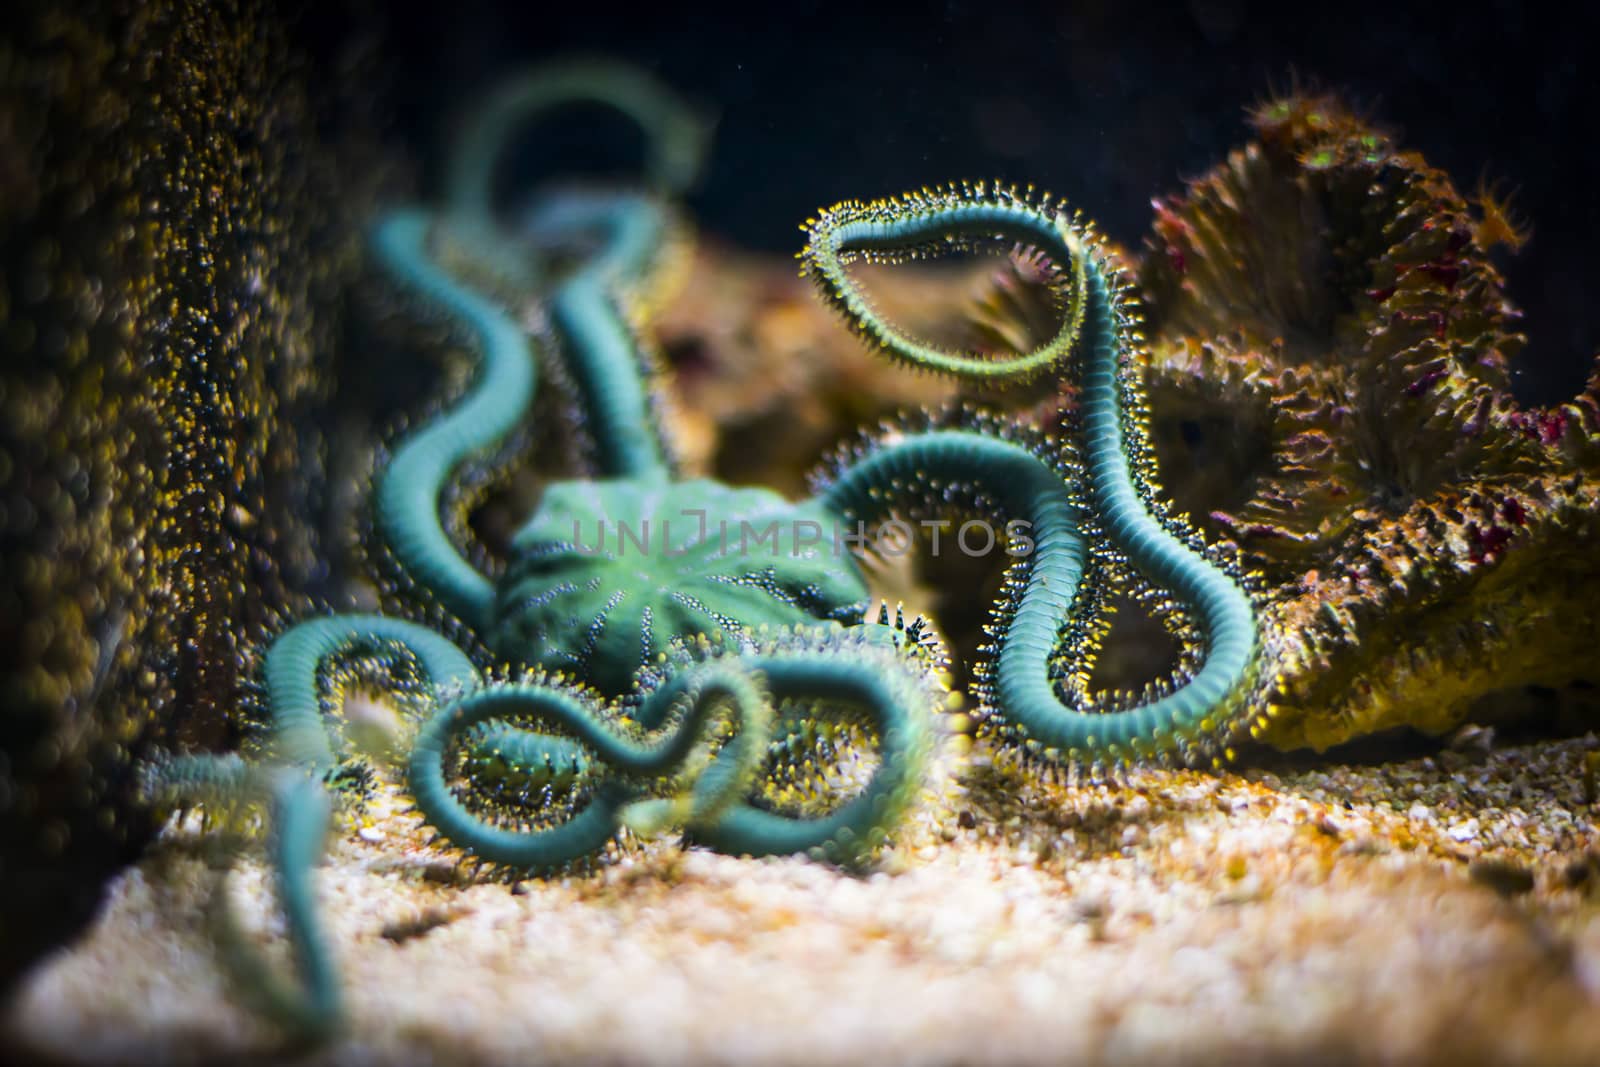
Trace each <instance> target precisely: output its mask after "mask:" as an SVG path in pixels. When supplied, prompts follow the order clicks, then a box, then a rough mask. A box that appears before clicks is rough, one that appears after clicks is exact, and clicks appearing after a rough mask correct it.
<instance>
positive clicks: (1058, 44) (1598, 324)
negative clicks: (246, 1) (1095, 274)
mask: <svg viewBox="0 0 1600 1067" xmlns="http://www.w3.org/2000/svg"><path fill="white" fill-rule="evenodd" d="M731 10H732V11H734V12H735V14H732V15H728V14H716V13H707V12H704V11H696V10H693V9H689V8H675V7H673V6H671V5H657V6H656V7H655V8H650V9H646V8H635V7H633V6H625V7H621V8H619V7H616V6H613V5H611V4H601V3H583V2H578V3H572V2H570V0H569V2H566V3H541V2H529V3H504V4H501V3H493V2H489V0H450V2H448V3H442V4H441V3H427V4H423V3H414V2H409V0H402V2H398V3H394V4H380V3H376V2H367V3H361V2H358V3H355V4H353V5H352V4H344V5H340V4H331V5H320V6H315V5H308V6H307V7H306V8H304V9H302V17H303V19H304V22H303V25H302V33H303V34H304V35H305V36H306V38H307V40H308V41H309V43H310V46H311V47H312V48H313V49H314V50H315V49H319V48H321V49H325V48H327V47H329V46H330V44H331V43H332V42H336V41H339V40H345V39H348V37H349V34H350V33H351V31H352V28H355V29H356V30H358V31H361V32H366V33H367V34H368V35H369V36H370V37H371V39H372V40H374V41H376V42H377V44H376V45H375V47H376V48H377V50H378V52H379V54H380V56H381V57H382V63H380V70H382V71H383V72H384V77H382V78H380V79H378V80H379V82H380V83H381V84H380V87H379V89H378V91H379V92H380V95H381V97H382V104H383V109H384V111H385V113H386V114H387V115H388V116H389V118H390V120H391V121H392V123H393V125H392V127H391V130H390V132H391V133H392V134H393V135H394V136H395V138H396V139H397V141H398V142H399V143H401V144H403V145H404V146H405V147H406V149H407V151H409V152H411V153H413V154H414V158H416V159H417V160H418V162H419V164H420V166H421V168H422V169H421V172H420V173H421V181H422V186H423V189H422V192H423V194H424V195H427V193H428V192H429V191H430V183H431V182H432V181H433V180H434V177H435V168H433V167H431V166H429V161H430V160H433V161H436V160H438V159H439V157H440V155H441V153H442V152H443V151H444V149H445V147H446V146H447V145H448V142H449V137H450V134H451V131H452V129H453V126H454V124H455V122H456V121H457V120H458V119H459V117H460V115H461V114H462V113H463V112H465V111H466V110H467V109H469V108H470V106H471V104H472V102H473V100H474V99H475V98H476V97H477V96H478V95H479V94H481V92H482V91H483V90H484V88H485V87H487V86H489V85H491V84H493V82H494V80H495V79H496V77H497V76H499V75H500V74H502V73H504V72H506V71H508V70H512V69H515V68H517V67H519V66H522V65H524V64H527V63H529V62H532V61H535V60H537V59H539V58H541V57H546V56H553V55H562V54H568V53H571V52H573V51H584V52H601V53H609V54H612V55H617V56H621V57H626V58H628V59H631V60H634V61H635V62H637V63H639V64H641V65H643V66H645V67H647V68H648V69H650V70H652V71H654V72H655V73H656V74H658V75H659V76H660V77H661V78H662V79H663V80H664V81H666V82H667V83H668V84H670V85H672V86H675V87H676V88H678V89H679V90H680V91H682V92H684V93H685V94H687V95H689V96H690V97H691V98H692V99H695V100H697V101H699V102H701V103H704V104H707V105H710V106H711V107H712V108H714V110H715V111H716V112H717V113H718V115H719V124H718V128H717V134H716V139H715V143H714V146H713V155H712V159H711V163H710V169H709V172H708V173H707V175H706V176H705V179H704V181H703V182H702V184H701V185H700V187H699V188H698V190H697V192H696V193H695V195H694V196H692V197H691V200H690V207H691V209H692V210H693V212H694V215H695V218H696V220H697V222H698V223H699V224H700V225H702V226H703V227H705V228H706V229H708V230H710V231H712V232H714V233H716V234H719V235H721V236H723V237H726V238H729V239H731V240H734V241H737V242H739V243H741V244H744V245H748V246H752V247H758V248H764V249H769V250H771V251H773V252H793V251H794V250H796V249H797V247H798V245H799V235H798V234H797V233H796V231H795V227H796V225H797V224H798V223H799V222H800V221H802V220H804V219H805V218H806V216H807V215H808V214H810V213H812V212H813V211H815V209H816V208H818V207H819V206H823V205H826V204H829V203H832V202H834V201H836V200H839V199H842V198H846V197H862V198H866V197H871V196H877V195H883V194H886V193H892V192H898V191H901V190H903V189H905V188H909V187H916V186H921V185H925V184H933V183H936V182H941V181H947V180H951V179H957V178H977V177H1002V178H1006V179H1011V180H1018V181H1025V182H1026V181H1031V182H1034V183H1036V184H1037V185H1039V186H1041V187H1044V188H1048V189H1050V190H1052V191H1054V192H1056V193H1059V194H1062V195H1065V196H1067V197H1068V198H1069V199H1070V200H1072V201H1074V202H1076V203H1077V204H1078V206H1080V207H1082V208H1083V209H1084V210H1085V211H1086V213H1087V214H1089V215H1090V216H1091V217H1093V218H1095V219H1096V220H1097V221H1098V222H1099V223H1100V225H1101V226H1102V227H1103V228H1104V229H1106V230H1107V231H1108V232H1109V233H1110V234H1111V235H1112V236H1113V237H1114V238H1116V239H1118V240H1120V241H1122V242H1125V243H1133V244H1136V243H1137V242H1138V241H1139V240H1140V239H1141V238H1142V236H1143V234H1144V232H1145V231H1146V229H1147V227H1148V225H1149V219H1150V208H1149V201H1150V198H1151V197H1152V196H1154V195H1157V194H1162V193H1169V192H1173V191H1176V190H1177V189H1178V188H1179V186H1180V184H1181V182H1182V180H1183V179H1184V178H1185V177H1189V176H1194V175H1198V174H1199V173H1201V172H1202V171H1204V170H1205V169H1207V168H1208V167H1209V166H1211V165H1212V164H1214V163H1215V162H1216V161H1217V160H1219V159H1220V158H1221V157H1222V155H1223V154H1224V153H1225V152H1226V150H1227V149H1228V148H1229V147H1231V146H1234V145H1236V144H1239V143H1241V142H1242V141H1243V140H1245V139H1246V137H1247V131H1246V128H1245V125H1244V121H1243V119H1244V110H1245V108H1246V107H1248V106H1249V105H1250V104H1251V103H1252V102H1254V101H1257V100H1259V99H1260V98H1262V97H1263V96H1265V95H1266V94H1267V93H1268V92H1269V91H1271V90H1272V89H1274V88H1277V89H1283V88H1286V87H1288V86H1289V85H1290V84H1292V83H1293V82H1294V80H1295V79H1299V80H1300V81H1301V82H1302V83H1312V84H1318V85H1322V86H1325V87H1331V88H1337V89H1339V90H1341V91H1343V92H1344V93H1345V94H1346V95H1347V97H1348V98H1350V99H1351V100H1353V101H1354V102H1355V103H1356V104H1357V105H1358V106H1360V107H1361V108H1363V109H1365V110H1366V111H1367V112H1368V113H1369V114H1371V115H1372V116H1373V117H1375V118H1377V119H1379V120H1380V121H1381V122H1382V123H1383V124H1385V125H1387V126H1388V127H1390V128H1392V129H1394V130H1396V131H1398V132H1399V133H1400V134H1401V143H1402V145H1404V146H1406V147H1413V148H1417V149H1420V150H1421V151H1422V152H1423V153H1424V155H1426V157H1427V158H1428V159H1429V160H1430V161H1431V162H1434V163H1436V164H1438V165H1441V166H1443V167H1444V168H1446V169H1447V170H1448V171H1449V172H1450V173H1451V175H1452V176H1453V177H1454V178H1455V180H1456V182H1457V184H1458V186H1459V187H1461V188H1462V189H1463V190H1464V191H1466V192H1471V191H1472V190H1473V189H1474V188H1476V186H1477V184H1478V182H1479V180H1480V178H1486V179H1488V180H1490V181H1491V182H1499V183H1500V184H1501V188H1502V191H1505V190H1514V191H1515V194H1516V195H1515V198H1514V203H1515V206H1516V208H1517V209H1518V213H1519V214H1520V215H1521V216H1522V217H1524V218H1525V219H1526V220H1528V221H1530V222H1531V223H1532V225H1533V230H1534V237H1533V240H1532V241H1530V242H1529V243H1528V245H1527V246H1526V247H1525V248H1524V250H1523V252H1522V254H1521V255H1520V256H1519V257H1516V258H1515V259H1511V258H1509V257H1508V258H1507V259H1506V262H1505V266H1506V268H1507V270H1508V272H1509V275H1510V283H1511V291H1512V294H1513V296H1514V298H1515V299H1516V301H1517V302H1518V303H1519V304H1520V305H1521V306H1522V308H1523V309H1524V310H1525V311H1526V313H1527V318H1526V321H1525V326H1526V329H1527V332H1528V333H1529V335H1530V338H1531V340H1532V344H1531V346H1530V348H1529V350H1528V352H1527V353H1526V354H1525V357H1524V359H1523V360H1522V361H1521V362H1522V364H1523V372H1522V374H1521V375H1520V377H1519V381H1518V383H1517V386H1518V391H1519V393H1520V394H1521V395H1522V396H1523V398H1524V399H1526V400H1531V401H1541V402H1543V401H1549V400H1554V399H1560V398H1562V397H1564V396H1567V395H1569V394H1571V393H1572V392H1574V391H1575V390H1576V389H1578V388H1579V387H1580V386H1581V385H1582V382H1583V380H1584V378H1585V377H1586V375H1587V374H1588V369H1589V366H1590V358H1591V356H1592V355H1593V354H1594V352H1595V351H1596V350H1597V349H1600V310H1597V306H1596V305H1597V303H1600V301H1597V299H1596V294H1600V267H1597V266H1596V263H1595V240H1596V237H1597V234H1600V225H1597V223H1600V198H1597V187H1596V179H1597V174H1600V144H1597V138H1596V127H1597V126H1600V123H1597V122H1596V116H1597V114H1600V91H1597V80H1596V76H1595V74H1594V73H1593V72H1592V69H1591V68H1590V67H1589V60H1590V58H1591V52H1592V50H1593V49H1594V47H1595V32H1594V31H1595V30H1596V29H1597V28H1600V27H1597V25H1596V21H1597V20H1596V19H1595V17H1594V16H1592V15H1583V16H1575V15H1571V14H1567V13H1564V11H1563V9H1562V8H1558V7H1555V6H1550V7H1548V8H1542V7H1541V6H1540V5H1531V6H1530V7H1526V8H1525V7H1524V5H1522V4H1518V3H1511V2H1505V3H1485V4H1474V5H1438V6H1431V7H1423V6H1415V7H1405V6H1403V5H1401V4H1392V5H1376V4H1348V3H1344V4H1330V5H1323V6H1311V5H1304V6H1302V5H1300V4H1287V3H1282V2H1279V3H1267V2H1252V0H1189V2H1188V3H1180V4H1174V5H1156V4H1138V3H1132V2H1126V0H1124V2H1112V3H1104V2H1098V0H1095V2H1089V3H1082V4H1059V5H1054V6H1045V5H1020V6H1019V5H1005V4H1001V3H995V2H971V0H951V2H947V3H944V4H930V5H928V7H927V9H926V10H924V11H921V12H912V11H905V10H899V9H890V8H877V7H874V6H872V5H870V4H866V3H861V4H857V5H841V4H818V3H795V2H788V3H763V4H761V5H749V6H747V7H742V8H733V9H731ZM764 11H770V12H774V13H775V14H772V15H769V16H764V15H763V14H762V12H764ZM1580 19H1581V20H1582V21H1579V20H1580ZM569 133H570V131H569ZM575 140H576V136H573V137H569V143H568V144H567V145H566V146H564V147H562V146H560V144H559V141H557V142H552V141H551V139H550V138H549V137H547V136H546V135H545V132H544V131H541V133H540V137H539V138H538V139H537V141H536V142H534V144H535V147H538V148H540V149H547V151H546V153H545V154H546V155H548V156H549V157H551V158H556V157H560V158H562V159H563V161H564V162H565V161H568V160H567V157H568V156H569V155H570V154H571V152H572V151H575V152H576V153H577V154H578V155H580V156H581V155H582V154H583V149H582V148H581V146H578V145H576V144H575V143H571V142H574V141H575ZM552 144H555V145H556V147H554V148H551V147H550V146H551V145H552ZM517 165H521V166H530V167H532V168H533V169H538V167H539V165H540V163H539V161H537V160H527V159H524V160H522V161H521V162H520V164H517ZM552 169H553V170H554V169H558V168H554V167H553V168H552Z"/></svg>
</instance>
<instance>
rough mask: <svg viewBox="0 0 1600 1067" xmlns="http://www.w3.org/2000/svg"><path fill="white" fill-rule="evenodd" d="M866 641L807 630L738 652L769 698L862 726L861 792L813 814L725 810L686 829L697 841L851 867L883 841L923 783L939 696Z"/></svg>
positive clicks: (899, 659)
mask: <svg viewBox="0 0 1600 1067" xmlns="http://www.w3.org/2000/svg"><path fill="white" fill-rule="evenodd" d="M861 629H867V630H875V629H876V628H875V627H872V628H861ZM875 638H876V635H875V634H872V633H857V632H855V631H854V630H847V631H843V632H823V633H822V634H815V633H813V634H810V635H806V636H799V637H797V638H795V639H794V640H793V641H791V642H790V643H789V644H788V645H787V646H785V645H779V646H777V647H773V648H768V649H765V650H762V651H758V652H752V653H746V654H743V655H741V656H740V660H741V662H743V663H744V664H746V665H747V666H748V667H749V668H750V669H753V670H758V671H760V672H761V673H762V674H763V675H764V676H765V677H766V679H767V685H768V687H769V688H770V690H771V692H772V695H773V698H774V699H776V700H799V701H807V702H815V703H816V706H817V707H818V708H822V707H826V706H828V705H832V706H835V707H839V708H843V709H847V710H848V711H849V712H850V713H852V714H854V715H857V716H859V717H860V718H862V719H864V720H865V722H866V725H867V726H869V727H870V729H871V731H872V733H873V734H875V735H876V738H877V742H876V744H877V765H876V766H875V767H874V768H873V770H872V773H871V776H870V778H869V779H868V781H867V782H866V784H865V785H864V786H863V787H862V788H861V789H860V791H859V792H857V793H856V794H855V795H854V796H852V797H850V798H849V799H848V800H846V801H845V802H844V803H843V804H841V805H839V806H838V807H837V808H835V809H834V810H832V811H829V812H827V813H826V814H822V815H817V816H801V815H791V814H786V813H783V812H778V811H768V810H764V809H763V808H760V807H755V806H753V805H752V804H750V803H748V802H741V803H738V804H734V805H732V806H731V807H730V808H729V809H728V810H727V811H726V813H725V814H723V815H722V816H721V817H720V818H717V819H712V820H707V821H704V822H700V823H696V824H694V825H692V826H691V827H690V831H691V834H692V836H693V838H694V840H695V841H696V842H698V843H700V844H704V845H707V846H709V847H711V848H713V849H716V850H717V851H718V852H725V853H729V854H731V855H749V856H775V855H790V854H795V853H805V854H808V855H810V856H812V857H814V858H816V859H823V860H827V861H829V862H832V863H837V864H840V865H842V866H854V865H857V864H859V863H861V862H862V861H864V860H865V859H867V858H868V857H869V856H870V855H872V854H873V853H874V852H875V851H876V850H877V849H878V848H879V846H881V845H882V844H883V843H884V842H885V841H886V840H887V839H888V836H889V835H890V834H891V833H892V832H893V831H894V829H895V827H896V826H898V824H899V822H900V819H901V817H902V816H903V815H904V814H905V812H906V809H907V808H909V807H910V806H911V804H912V803H913V801H914V800H915V798H916V795H917V791H918V789H920V788H921V787H922V782H923V777H924V772H925V771H926V769H927V765H928V759H929V757H930V755H931V753H932V750H933V744H934V737H935V733H934V726H933V713H934V711H935V710H936V708H937V706H938V705H939V704H940V703H941V698H942V697H943V696H944V695H945V694H944V693H943V692H941V691H939V690H937V689H936V688H935V687H934V686H933V685H932V684H931V681H930V677H929V675H928V673H927V671H925V670H924V669H923V667H924V665H922V664H917V663H915V662H914V661H913V660H911V659H910V658H908V657H907V656H906V655H905V653H904V652H902V651H901V650H899V649H897V648H895V647H894V645H893V642H891V641H879V640H876V639H875Z"/></svg>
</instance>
